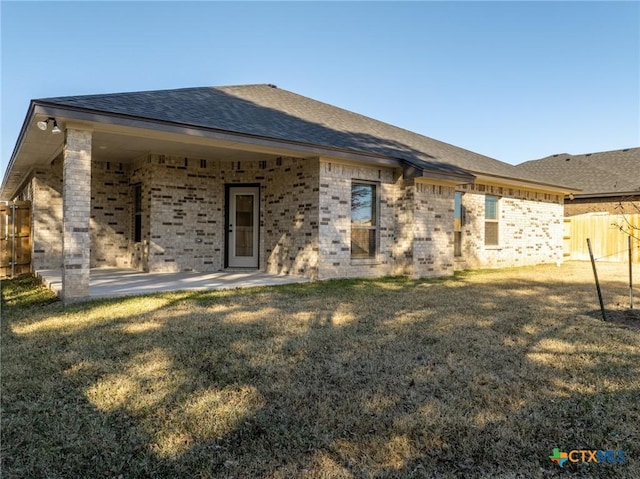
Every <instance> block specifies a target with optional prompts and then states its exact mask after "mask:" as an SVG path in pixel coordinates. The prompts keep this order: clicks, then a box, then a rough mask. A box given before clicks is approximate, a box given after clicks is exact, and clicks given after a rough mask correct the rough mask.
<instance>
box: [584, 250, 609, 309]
mask: <svg viewBox="0 0 640 479" xmlns="http://www.w3.org/2000/svg"><path fill="white" fill-rule="evenodd" d="M587 247H588V248H589V257H590V258H591V267H592V268H593V276H594V278H595V279H596V290H597V291H598V300H599V301H600V311H602V320H603V321H606V320H607V315H606V314H605V312H604V302H603V301H602V291H600V282H599V281H598V272H597V271H596V260H595V258H594V257H593V251H592V250H591V240H590V239H589V238H587Z"/></svg>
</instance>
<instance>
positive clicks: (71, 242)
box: [62, 127, 92, 304]
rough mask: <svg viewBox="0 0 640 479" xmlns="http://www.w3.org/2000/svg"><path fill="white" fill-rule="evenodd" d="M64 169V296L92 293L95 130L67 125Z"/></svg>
mask: <svg viewBox="0 0 640 479" xmlns="http://www.w3.org/2000/svg"><path fill="white" fill-rule="evenodd" d="M65 134H66V138H65V142H64V147H63V157H64V163H63V173H62V211H63V221H62V224H63V236H62V299H63V301H64V302H65V304H68V303H72V302H74V301H78V300H81V299H83V298H87V297H88V296H89V259H90V253H91V239H90V235H89V218H90V214H91V136H92V135H91V131H88V130H80V129H75V128H69V127H68V128H67V129H66V133H65Z"/></svg>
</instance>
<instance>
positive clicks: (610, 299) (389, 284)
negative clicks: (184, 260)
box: [1, 263, 640, 479]
mask: <svg viewBox="0 0 640 479" xmlns="http://www.w3.org/2000/svg"><path fill="white" fill-rule="evenodd" d="M599 267H601V271H599V274H600V277H601V280H602V282H603V289H604V294H605V300H606V301H607V307H608V308H610V309H622V308H624V306H625V305H626V304H628V289H627V288H628V287H627V286H626V285H625V274H626V273H625V272H626V269H625V267H624V265H605V264H603V265H600V266H599ZM639 283H640V281H638V280H636V284H639ZM637 296H640V294H637ZM636 302H638V303H640V298H636ZM597 305H598V302H597V299H596V296H595V287H594V285H593V281H592V276H591V267H590V265H589V264H588V263H567V264H565V265H563V266H562V267H560V268H558V267H556V266H539V267H533V268H520V269H506V270H496V271H483V272H475V273H463V274H459V275H457V276H456V277H454V278H449V279H439V280H431V281H412V280H407V279H402V278H385V279H381V280H341V281H327V282H316V283H308V284H300V285H291V286H284V287H274V288H256V289H246V290H235V291H223V292H210V293H173V294H159V295H152V296H144V297H133V298H126V299H122V298H121V299H115V300H101V301H95V302H90V303H85V304H79V305H74V306H71V307H68V308H64V307H63V306H62V305H61V303H60V302H58V301H56V300H55V299H53V298H52V297H51V295H50V293H48V292H47V291H46V290H44V289H42V288H40V287H37V286H36V285H35V284H34V283H33V281H32V280H29V279H18V280H11V281H4V282H3V283H2V344H1V346H2V350H1V354H2V356H1V361H2V371H1V372H2V384H1V385H2V438H1V439H2V450H1V453H2V477H4V478H13V477H29V478H30V477H34V478H43V477H69V478H84V477H91V478H100V477H114V478H118V477H122V478H125V479H126V478H135V477H154V478H156V477H157V478H177V477H198V478H200V477H203V478H204V477H235V478H253V477H259V478H263V477H264V478H291V477H324V478H334V477H336V478H338V477H354V478H387V477H416V478H422V477H434V478H435V477H438V478H439V477H445V478H446V477H465V478H468V477H504V478H511V477H513V478H515V477H523V478H525V477H526V478H535V477H611V478H614V477H615V478H625V477H627V478H637V477H640V443H639V441H640V399H639V398H640V331H639V330H638V329H634V328H630V327H628V326H627V325H624V324H620V323H615V322H603V321H601V320H599V319H598V317H599V316H598V314H597V311H596V310H597ZM628 323H629V322H628ZM631 326H633V324H631ZM554 448H559V449H560V451H565V452H569V451H571V450H574V449H575V450H595V449H598V450H612V451H619V450H623V451H624V454H625V457H626V461H625V462H624V463H619V464H604V463H602V462H600V463H593V462H592V463H575V464H574V463H571V462H567V463H566V464H565V465H564V467H563V468H560V467H559V466H558V465H557V464H555V463H553V462H552V461H551V460H550V459H549V456H550V455H551V454H552V451H553V449H554ZM574 457H575V456H574Z"/></svg>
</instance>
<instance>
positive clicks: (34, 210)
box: [21, 156, 62, 270]
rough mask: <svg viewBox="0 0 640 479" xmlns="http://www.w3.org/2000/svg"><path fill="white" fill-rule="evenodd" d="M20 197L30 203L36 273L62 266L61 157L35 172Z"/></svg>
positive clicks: (33, 259) (33, 265) (32, 254)
mask: <svg viewBox="0 0 640 479" xmlns="http://www.w3.org/2000/svg"><path fill="white" fill-rule="evenodd" d="M21 198H24V199H29V200H30V201H31V240H32V252H31V264H32V268H33V269H34V270H41V269H60V268H61V267H62V156H59V157H58V158H56V159H55V160H54V161H53V162H52V163H51V165H50V166H49V167H48V168H38V169H37V170H35V171H34V173H33V176H32V178H31V180H30V181H29V184H28V186H27V188H26V189H25V190H24V192H23V193H22V194H21Z"/></svg>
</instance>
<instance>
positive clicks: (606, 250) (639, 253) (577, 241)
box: [564, 213, 640, 263]
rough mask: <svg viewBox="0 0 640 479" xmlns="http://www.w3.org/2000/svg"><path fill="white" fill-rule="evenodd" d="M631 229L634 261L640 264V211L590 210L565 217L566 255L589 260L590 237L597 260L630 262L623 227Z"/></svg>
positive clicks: (626, 236) (570, 257)
mask: <svg viewBox="0 0 640 479" xmlns="http://www.w3.org/2000/svg"><path fill="white" fill-rule="evenodd" d="M621 226H622V227H623V228H624V229H625V230H627V231H629V230H631V231H632V233H633V234H634V235H635V238H632V239H631V253H632V256H631V257H632V261H633V262H634V263H640V240H638V237H640V214H634V215H610V214H607V213H587V214H584V215H578V216H570V217H567V218H565V219H564V257H565V258H566V259H572V260H584V261H589V249H588V247H587V238H590V239H591V247H592V248H593V255H594V256H595V258H596V260H598V261H614V262H617V261H619V262H625V263H626V262H628V261H629V240H628V238H629V235H627V234H625V233H624V232H622V231H620V227H621Z"/></svg>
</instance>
